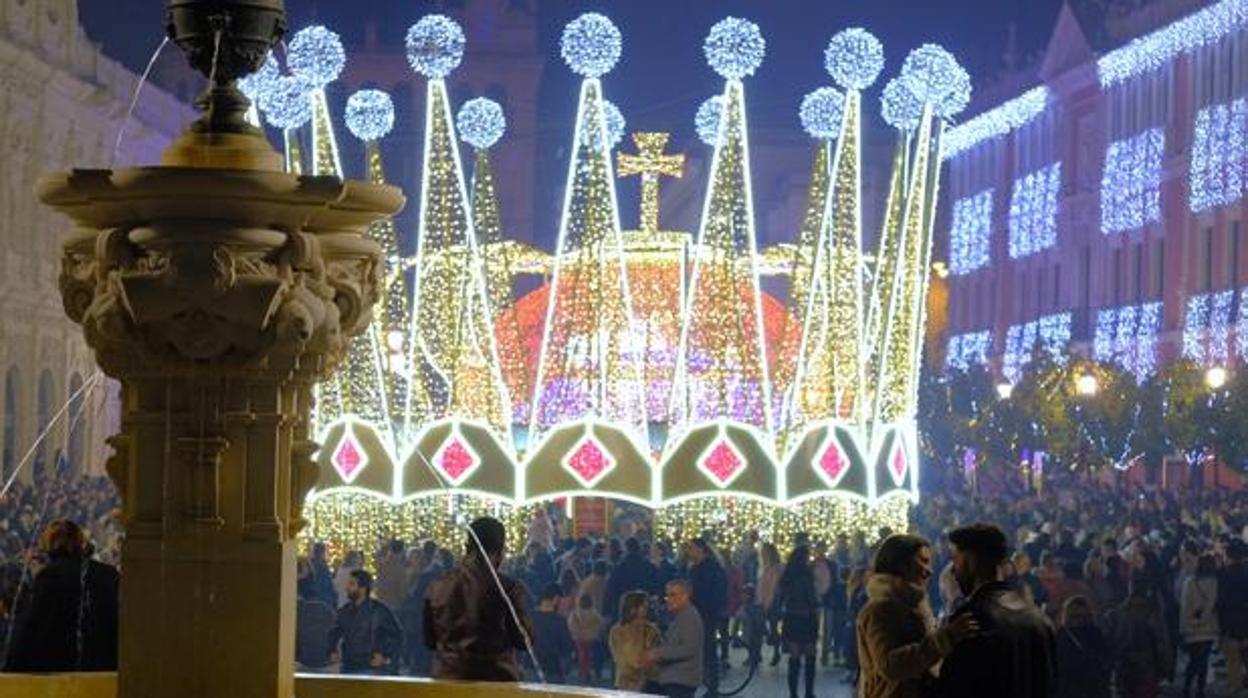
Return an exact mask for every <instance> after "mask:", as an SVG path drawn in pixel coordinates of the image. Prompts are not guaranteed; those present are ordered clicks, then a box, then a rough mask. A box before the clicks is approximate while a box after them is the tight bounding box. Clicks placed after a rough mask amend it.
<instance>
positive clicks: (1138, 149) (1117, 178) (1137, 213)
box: [1101, 128, 1165, 234]
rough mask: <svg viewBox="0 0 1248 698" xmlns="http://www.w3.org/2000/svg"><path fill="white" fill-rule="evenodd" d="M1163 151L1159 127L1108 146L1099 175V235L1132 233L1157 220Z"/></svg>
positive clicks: (1162, 132)
mask: <svg viewBox="0 0 1248 698" xmlns="http://www.w3.org/2000/svg"><path fill="white" fill-rule="evenodd" d="M1164 150H1165V132H1164V131H1162V129H1160V128H1152V129H1149V130H1147V131H1144V132H1143V133H1140V134H1139V135H1136V136H1133V137H1131V138H1125V139H1123V140H1118V141H1114V142H1112V143H1110V144H1109V148H1108V150H1107V151H1106V154H1105V171H1104V172H1103V173H1102V175H1101V232H1103V233H1105V234H1110V233H1117V232H1120V231H1123V230H1133V229H1136V228H1141V227H1143V226H1144V225H1146V224H1148V223H1152V222H1155V221H1158V220H1161V158H1162V154H1163V151H1164Z"/></svg>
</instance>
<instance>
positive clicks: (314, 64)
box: [286, 25, 347, 87]
mask: <svg viewBox="0 0 1248 698" xmlns="http://www.w3.org/2000/svg"><path fill="white" fill-rule="evenodd" d="M286 60H287V62H288V63H289V65H290V72H292V73H294V74H295V75H297V76H299V77H301V78H303V79H305V80H307V81H308V82H309V83H311V84H312V86H313V87H324V86H325V85H328V84H329V83H331V82H333V81H335V80H337V79H338V76H339V75H341V74H342V69H343V68H344V67H345V66H346V64H347V53H346V51H344V50H343V48H342V40H341V39H340V38H338V35H337V34H335V33H334V32H332V31H330V30H329V29H326V28H325V27H323V26H320V25H315V26H311V27H307V28H305V29H300V30H299V31H297V32H295V36H294V37H293V38H292V39H291V40H290V49H289V51H288V52H287V54H286Z"/></svg>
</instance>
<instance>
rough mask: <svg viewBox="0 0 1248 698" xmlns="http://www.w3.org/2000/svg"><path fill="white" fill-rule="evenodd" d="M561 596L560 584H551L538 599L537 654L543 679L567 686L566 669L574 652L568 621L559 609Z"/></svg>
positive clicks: (534, 630) (535, 620)
mask: <svg viewBox="0 0 1248 698" xmlns="http://www.w3.org/2000/svg"><path fill="white" fill-rule="evenodd" d="M559 594H560V590H559V585H558V584H547V585H546V588H545V589H543V590H542V592H541V596H540V597H538V604H537V612H536V613H534V614H533V653H534V654H535V655H537V661H538V663H539V664H540V665H541V667H542V675H543V677H544V678H545V679H546V681H547V682H548V683H553V684H561V683H564V682H565V680H566V679H567V672H566V671H565V667H566V665H567V664H568V662H569V660H570V659H571V657H572V650H573V649H574V646H573V644H572V634H571V633H570V632H568V619H567V618H564V617H563V616H561V615H559V612H558V611H556V610H555V607H556V606H558V605H559Z"/></svg>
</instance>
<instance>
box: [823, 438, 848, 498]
mask: <svg viewBox="0 0 1248 698" xmlns="http://www.w3.org/2000/svg"><path fill="white" fill-rule="evenodd" d="M849 465H850V463H849V458H848V457H847V456H846V455H845V452H844V451H842V450H841V445H840V444H838V443H837V442H836V439H833V438H829V439H828V446H827V448H825V449H824V450H823V455H822V456H820V457H819V469H820V470H822V471H823V474H824V475H826V476H827V480H828V483H829V484H831V485H832V486H833V487H835V486H836V483H838V482H840V481H841V477H842V476H844V475H845V473H846V472H847V471H848V470H849Z"/></svg>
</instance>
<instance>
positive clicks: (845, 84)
mask: <svg viewBox="0 0 1248 698" xmlns="http://www.w3.org/2000/svg"><path fill="white" fill-rule="evenodd" d="M823 65H824V67H825V68H827V70H828V74H829V75H831V76H832V79H833V80H835V81H836V84H838V85H840V86H841V88H842V89H846V90H865V89H867V88H868V87H870V86H871V84H872V83H874V82H875V80H876V78H878V77H879V76H880V71H881V70H883V69H884V45H883V44H881V43H880V40H879V39H877V38H875V35H874V34H872V33H871V32H869V31H867V30H866V29H862V28H860V27H853V28H851V29H845V30H842V31H840V32H837V33H836V34H835V35H834V36H833V37H832V39H831V40H830V41H829V42H828V48H827V49H825V50H824V52H823Z"/></svg>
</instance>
